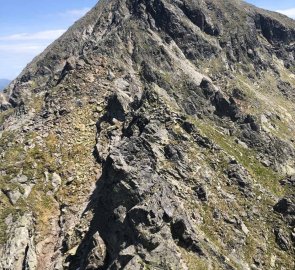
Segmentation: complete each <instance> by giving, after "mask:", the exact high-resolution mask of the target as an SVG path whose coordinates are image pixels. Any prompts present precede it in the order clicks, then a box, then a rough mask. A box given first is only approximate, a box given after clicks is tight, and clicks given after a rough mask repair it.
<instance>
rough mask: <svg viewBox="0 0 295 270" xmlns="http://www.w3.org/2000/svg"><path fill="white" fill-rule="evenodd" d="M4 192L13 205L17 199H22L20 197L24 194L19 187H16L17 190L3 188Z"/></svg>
mask: <svg viewBox="0 0 295 270" xmlns="http://www.w3.org/2000/svg"><path fill="white" fill-rule="evenodd" d="M3 192H4V194H6V196H7V197H8V199H9V201H10V203H11V204H13V205H15V204H16V203H17V201H18V200H19V199H20V197H21V196H22V194H21V193H20V192H19V190H18V189H15V190H9V189H5V190H3Z"/></svg>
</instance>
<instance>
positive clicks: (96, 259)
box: [86, 232, 106, 270]
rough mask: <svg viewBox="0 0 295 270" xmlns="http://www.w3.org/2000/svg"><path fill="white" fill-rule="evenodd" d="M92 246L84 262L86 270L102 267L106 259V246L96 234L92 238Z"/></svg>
mask: <svg viewBox="0 0 295 270" xmlns="http://www.w3.org/2000/svg"><path fill="white" fill-rule="evenodd" d="M92 245H93V248H92V250H91V252H90V254H89V255H88V257H87V261H86V265H87V266H86V269H89V270H91V269H93V270H94V269H98V268H100V267H102V266H103V265H104V260H105V258H106V246H105V244H104V242H103V240H102V239H101V237H100V235H99V233H98V232H96V233H95V234H94V235H93V236H92Z"/></svg>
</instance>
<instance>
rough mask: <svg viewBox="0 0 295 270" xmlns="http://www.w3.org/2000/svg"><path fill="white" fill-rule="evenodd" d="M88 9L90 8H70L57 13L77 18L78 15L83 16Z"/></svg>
mask: <svg viewBox="0 0 295 270" xmlns="http://www.w3.org/2000/svg"><path fill="white" fill-rule="evenodd" d="M89 10H90V8H88V7H85V8H81V9H70V10H66V11H64V12H61V13H59V15H60V16H62V17H67V18H71V19H79V18H80V17H82V16H84V15H85V14H86V13H87V12H88V11H89Z"/></svg>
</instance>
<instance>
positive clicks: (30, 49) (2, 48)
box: [0, 43, 47, 54]
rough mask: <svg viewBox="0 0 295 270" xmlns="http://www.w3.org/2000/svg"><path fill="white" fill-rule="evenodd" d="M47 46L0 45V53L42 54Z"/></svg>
mask: <svg viewBox="0 0 295 270" xmlns="http://www.w3.org/2000/svg"><path fill="white" fill-rule="evenodd" d="M46 47H47V45H45V44H43V45H42V44H22V43H19V44H6V45H1V44H0V52H7V53H19V54H25V53H36V54H37V53H40V52H42V51H43V50H44V49H45V48H46Z"/></svg>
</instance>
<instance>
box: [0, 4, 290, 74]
mask: <svg viewBox="0 0 295 270" xmlns="http://www.w3.org/2000/svg"><path fill="white" fill-rule="evenodd" d="M221 1H222V0H221ZM247 2H249V3H252V4H255V5H257V6H260V7H263V8H266V9H270V10H279V11H280V12H282V13H284V14H286V15H288V16H290V17H293V18H295V0H281V1H277V0H248V1H247ZM96 3H97V0H27V1H25V0H1V8H0V78H8V79H14V78H15V77H16V76H17V75H18V74H19V73H20V72H21V70H22V69H23V68H24V67H25V66H26V64H27V63H29V62H30V61H31V60H32V59H33V57H35V56H36V55H37V54H39V53H40V52H42V51H43V50H44V49H45V48H46V47H47V46H48V45H49V44H50V43H51V42H52V41H54V40H55V39H56V38H58V37H59V36H60V35H61V34H62V33H63V32H64V31H66V29H67V28H68V27H69V26H71V25H72V24H73V23H74V22H75V21H76V20H77V19H79V18H80V17H82V16H83V15H84V14H85V13H86V12H87V11H88V10H89V9H90V8H91V7H93V6H94V5H95V4H96Z"/></svg>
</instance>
